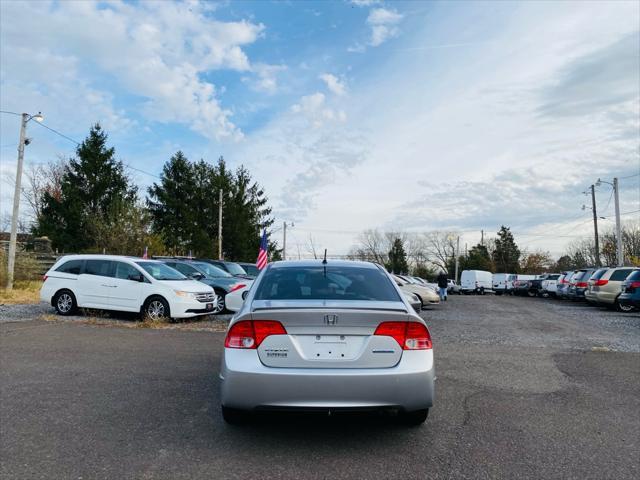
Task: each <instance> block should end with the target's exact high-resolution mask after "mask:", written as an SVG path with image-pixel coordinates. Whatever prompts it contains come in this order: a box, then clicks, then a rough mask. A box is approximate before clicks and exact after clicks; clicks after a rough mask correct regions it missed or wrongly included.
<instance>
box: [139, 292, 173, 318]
mask: <svg viewBox="0 0 640 480" xmlns="http://www.w3.org/2000/svg"><path fill="white" fill-rule="evenodd" d="M143 315H144V317H145V318H149V319H151V320H154V321H164V320H169V319H170V318H171V311H170V310H169V304H168V303H167V301H166V300H165V299H164V298H162V297H151V298H150V299H148V300H147V301H146V302H145V304H144V308H143Z"/></svg>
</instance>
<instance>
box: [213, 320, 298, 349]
mask: <svg viewBox="0 0 640 480" xmlns="http://www.w3.org/2000/svg"><path fill="white" fill-rule="evenodd" d="M286 334H287V331H286V330H285V328H284V327H283V326H282V324H281V323H280V322H278V321H275V320H242V321H240V322H238V323H234V324H233V325H232V326H231V328H230V329H229V331H228V332H227V338H225V340H224V346H225V347H226V348H253V349H255V348H258V347H259V346H260V344H261V343H262V341H263V340H264V339H265V338H267V337H268V336H269V335H286Z"/></svg>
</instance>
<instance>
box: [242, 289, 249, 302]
mask: <svg viewBox="0 0 640 480" xmlns="http://www.w3.org/2000/svg"><path fill="white" fill-rule="evenodd" d="M247 295H249V290H245V291H244V292H242V300H246V299H247Z"/></svg>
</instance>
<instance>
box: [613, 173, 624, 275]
mask: <svg viewBox="0 0 640 480" xmlns="http://www.w3.org/2000/svg"><path fill="white" fill-rule="evenodd" d="M613 198H614V204H615V207H616V240H617V243H618V245H617V247H618V266H619V267H622V266H623V265H624V251H623V250H622V228H621V226H620V198H619V196H618V178H617V177H615V178H614V179H613Z"/></svg>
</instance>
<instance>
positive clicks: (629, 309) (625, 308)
mask: <svg viewBox="0 0 640 480" xmlns="http://www.w3.org/2000/svg"><path fill="white" fill-rule="evenodd" d="M635 309H636V308H635V307H634V306H633V305H622V304H621V303H620V300H618V299H617V298H616V310H618V311H619V312H624V313H629V312H633V311H634V310H635Z"/></svg>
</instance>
